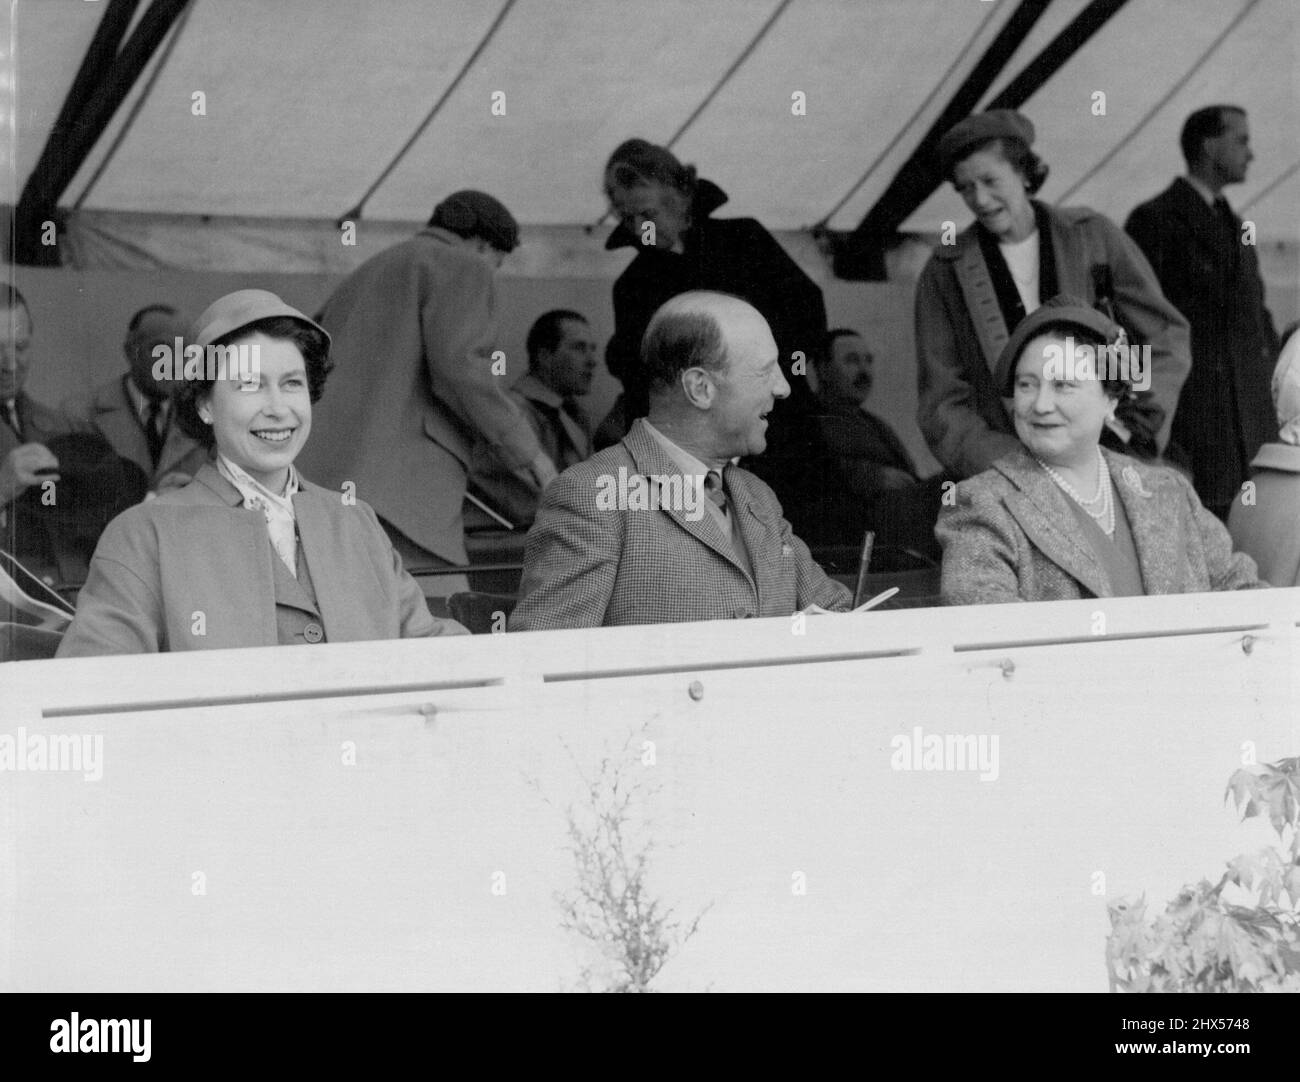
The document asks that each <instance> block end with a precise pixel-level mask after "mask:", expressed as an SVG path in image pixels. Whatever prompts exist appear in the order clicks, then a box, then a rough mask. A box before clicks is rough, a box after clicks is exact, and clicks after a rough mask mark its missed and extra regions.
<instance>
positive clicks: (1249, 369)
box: [1125, 105, 1278, 519]
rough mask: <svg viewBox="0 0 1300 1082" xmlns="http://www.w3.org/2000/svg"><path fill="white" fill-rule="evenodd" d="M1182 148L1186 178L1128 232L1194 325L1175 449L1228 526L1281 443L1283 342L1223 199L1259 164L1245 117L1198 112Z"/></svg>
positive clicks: (1249, 246) (1250, 249)
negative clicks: (1263, 451) (1270, 448)
mask: <svg viewBox="0 0 1300 1082" xmlns="http://www.w3.org/2000/svg"><path fill="white" fill-rule="evenodd" d="M1181 143H1182V151H1183V157H1184V158H1185V159H1186V161H1187V175H1186V176H1183V177H1179V178H1178V179H1177V180H1175V181H1174V182H1173V183H1172V184H1171V185H1170V186H1169V187H1168V188H1166V189H1165V190H1164V191H1163V192H1162V193H1161V194H1160V195H1158V196H1156V197H1155V198H1154V199H1152V200H1150V201H1149V202H1146V203H1143V204H1142V205H1141V206H1139V207H1137V208H1136V209H1135V210H1134V211H1133V213H1132V214H1131V215H1129V219H1128V222H1127V223H1126V224H1125V228H1126V229H1127V230H1128V232H1129V234H1130V235H1131V236H1132V237H1133V239H1134V240H1135V241H1137V243H1138V245H1139V247H1141V248H1142V251H1143V252H1144V253H1145V254H1146V257H1147V258H1148V259H1149V260H1150V261H1151V265H1152V267H1153V268H1154V269H1155V272H1156V276H1157V277H1158V278H1159V279H1160V286H1161V288H1162V289H1163V290H1164V293H1165V296H1166V297H1168V298H1169V300H1170V301H1172V302H1173V304H1174V306H1175V307H1177V308H1178V310H1179V311H1181V312H1182V313H1183V315H1184V316H1186V317H1187V320H1188V322H1189V323H1190V324H1191V345H1192V371H1191V375H1189V376H1188V377H1187V382H1186V384H1184V386H1183V390H1182V396H1181V397H1180V398H1179V400H1178V410H1177V412H1176V413H1175V414H1174V421H1173V440H1174V441H1175V442H1176V443H1177V444H1178V445H1179V447H1180V448H1181V450H1182V452H1183V453H1184V454H1185V455H1186V456H1187V457H1188V459H1189V460H1190V465H1191V469H1192V477H1193V481H1194V483H1195V486H1196V492H1197V495H1199V496H1200V498H1201V502H1202V503H1204V504H1205V506H1206V507H1208V508H1209V509H1210V510H1211V511H1213V512H1214V513H1215V514H1216V515H1218V516H1219V517H1220V518H1222V519H1226V518H1227V514H1228V509H1229V507H1230V506H1231V504H1232V500H1233V498H1234V497H1235V496H1236V495H1237V492H1238V491H1239V490H1240V487H1241V483H1242V482H1243V481H1244V480H1245V479H1246V474H1247V471H1248V467H1249V465H1250V462H1251V459H1252V458H1254V456H1255V453H1256V452H1257V451H1258V450H1259V448H1260V446H1261V445H1262V444H1264V443H1265V442H1267V441H1269V440H1271V439H1272V438H1273V437H1274V435H1275V433H1276V426H1275V424H1274V420H1273V405H1272V401H1271V399H1270V395H1269V382H1270V379H1271V377H1272V366H1273V362H1274V361H1275V360H1276V358H1277V351H1278V343H1277V333H1276V331H1275V330H1274V327H1273V320H1272V317H1271V316H1270V315H1269V312H1268V309H1267V308H1266V307H1265V306H1264V285H1263V282H1262V281H1261V280H1260V275H1259V260H1258V258H1257V257H1256V254H1255V245H1254V236H1253V230H1251V231H1249V232H1247V231H1244V230H1243V228H1242V222H1241V219H1239V218H1238V217H1237V216H1236V214H1234V213H1233V211H1232V208H1231V207H1230V206H1229V205H1228V202H1227V200H1226V199H1224V197H1223V195H1222V191H1223V188H1224V186H1225V185H1228V184H1240V183H1241V182H1242V181H1243V180H1245V179H1246V169H1247V166H1249V164H1250V162H1251V159H1252V158H1253V157H1254V155H1253V154H1252V153H1251V150H1250V128H1249V126H1248V124H1247V120H1246V113H1245V110H1243V109H1240V108H1238V107H1237V106H1235V105H1211V106H1208V107H1207V108H1204V109H1198V110H1197V111H1196V112H1194V113H1193V114H1192V115H1191V116H1189V117H1188V118H1187V121H1186V123H1185V124H1184V125H1183V132H1182V137H1181Z"/></svg>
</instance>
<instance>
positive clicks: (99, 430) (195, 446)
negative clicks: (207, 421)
mask: <svg viewBox="0 0 1300 1082" xmlns="http://www.w3.org/2000/svg"><path fill="white" fill-rule="evenodd" d="M126 378H127V377H125V376H123V377H120V378H118V379H114V380H110V381H109V382H107V383H101V384H100V385H99V386H98V387H96V388H94V390H93V391H92V392H91V393H90V394H89V395H76V396H73V397H71V398H69V399H68V400H67V401H65V402H64V404H63V412H64V414H65V415H66V416H67V418H68V423H69V425H70V426H71V427H72V428H73V429H74V430H75V431H78V432H89V433H94V434H95V435H98V436H102V437H103V438H104V439H105V440H107V441H108V445H109V446H110V447H112V448H113V450H114V451H115V452H117V454H118V455H120V456H121V457H122V458H125V459H126V460H127V461H128V462H134V463H135V464H136V465H137V466H139V467H140V469H141V470H143V471H144V474H145V476H146V477H148V478H149V487H150V488H151V489H157V488H158V485H159V482H161V481H163V480H164V479H167V480H168V482H169V484H175V485H185V484H188V483H189V482H190V481H191V480H193V478H194V475H195V474H196V473H198V472H199V468H200V467H201V466H202V465H203V464H204V463H205V462H207V461H208V459H209V458H210V457H211V456H210V455H209V453H208V449H207V448H206V447H204V446H202V445H201V444H200V443H199V442H198V441H197V440H194V439H191V438H190V437H189V436H187V435H185V433H184V432H182V431H181V428H180V425H178V424H176V414H175V410H174V409H173V411H172V419H171V422H170V423H169V424H168V426H167V433H166V435H165V437H164V439H163V445H162V453H161V454H160V455H159V456H158V465H157V466H154V464H153V459H152V458H151V457H150V455H149V440H148V439H147V438H146V437H145V434H144V426H143V425H142V424H141V423H140V417H139V414H137V413H136V410H135V403H134V402H132V401H131V396H130V394H129V393H128V392H127V389H126V382H125V381H126Z"/></svg>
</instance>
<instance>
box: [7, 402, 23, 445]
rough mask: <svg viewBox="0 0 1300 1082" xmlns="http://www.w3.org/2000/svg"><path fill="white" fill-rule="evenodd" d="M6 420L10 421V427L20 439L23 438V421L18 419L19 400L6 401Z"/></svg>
mask: <svg viewBox="0 0 1300 1082" xmlns="http://www.w3.org/2000/svg"><path fill="white" fill-rule="evenodd" d="M5 421H6V422H7V423H8V425H9V427H10V428H12V429H13V430H14V435H15V436H17V437H18V439H19V440H22V438H23V425H22V422H21V421H19V420H18V403H17V402H13V401H10V402H6V403H5Z"/></svg>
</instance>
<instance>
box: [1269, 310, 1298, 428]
mask: <svg viewBox="0 0 1300 1082" xmlns="http://www.w3.org/2000/svg"><path fill="white" fill-rule="evenodd" d="M1273 408H1274V409H1275V410H1277V428H1278V434H1277V438H1278V439H1279V440H1281V441H1282V442H1283V443H1289V444H1291V445H1292V446H1293V447H1300V332H1297V333H1295V334H1293V335H1291V337H1290V338H1288V339H1287V343H1286V348H1284V349H1283V350H1282V353H1281V355H1280V356H1279V357H1278V359H1277V366H1276V367H1275V368H1274V369H1273Z"/></svg>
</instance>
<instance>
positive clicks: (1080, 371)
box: [935, 296, 1265, 605]
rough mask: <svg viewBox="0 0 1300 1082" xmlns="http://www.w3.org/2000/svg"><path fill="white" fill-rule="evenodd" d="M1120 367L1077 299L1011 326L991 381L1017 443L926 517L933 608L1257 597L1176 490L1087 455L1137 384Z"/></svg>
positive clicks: (1109, 326)
mask: <svg viewBox="0 0 1300 1082" xmlns="http://www.w3.org/2000/svg"><path fill="white" fill-rule="evenodd" d="M1121 346H1123V347H1125V348H1116V349H1114V350H1113V351H1111V350H1109V347H1121ZM1132 360H1133V358H1132V357H1131V355H1130V353H1129V350H1128V349H1127V348H1126V343H1125V342H1124V339H1123V336H1122V333H1121V331H1120V328H1119V326H1118V325H1117V324H1115V323H1114V322H1112V321H1111V320H1110V319H1109V318H1108V317H1106V316H1105V315H1103V314H1102V313H1100V312H1098V311H1096V310H1095V309H1093V308H1091V307H1090V306H1089V305H1088V304H1087V302H1086V301H1084V300H1083V299H1082V298H1079V297H1068V296H1058V297H1053V298H1051V299H1050V300H1048V301H1047V303H1045V304H1044V305H1042V306H1041V307H1040V308H1038V309H1037V310H1036V311H1035V312H1034V313H1033V314H1032V315H1030V316H1028V317H1026V318H1025V319H1024V320H1023V321H1021V323H1020V325H1019V326H1018V327H1017V328H1016V330H1015V333H1014V334H1013V335H1012V336H1011V338H1010V340H1009V341H1008V342H1007V345H1006V348H1005V349H1004V350H1003V351H1002V354H1001V355H1000V356H999V358H998V364H997V366H996V369H995V373H996V374H995V377H994V379H995V385H996V386H997V387H998V388H999V390H1000V391H1001V393H1003V394H1005V395H1008V396H1010V397H1011V398H1012V400H1013V402H1014V425H1015V431H1016V435H1017V437H1018V438H1019V443H1018V445H1017V446H1015V447H1014V448H1013V449H1012V450H1011V451H1010V452H1009V453H1007V454H1006V455H1004V456H1002V457H1001V458H999V459H998V460H997V461H996V462H995V463H994V464H993V465H992V466H991V467H990V468H989V469H988V470H985V471H984V472H983V473H980V474H978V475H977V476H975V477H973V478H971V479H970V480H968V481H963V482H962V483H961V484H959V485H958V486H957V499H956V504H955V505H954V506H952V507H950V508H945V509H944V510H943V511H942V512H941V513H940V515H939V522H938V524H937V525H936V527H935V534H936V536H937V537H938V538H939V543H940V544H941V545H942V546H943V573H942V583H941V593H942V594H943V597H944V600H945V602H947V603H948V604H951V605H976V604H989V603H996V602H1002V601H1061V600H1068V599H1074V598H1082V597H1126V596H1130V597H1131V596H1141V595H1144V594H1180V593H1198V592H1205V591H1210V590H1241V589H1248V588H1251V587H1255V586H1261V585H1265V584H1263V583H1261V582H1260V581H1259V580H1258V578H1257V576H1256V573H1255V563H1254V561H1253V560H1251V558H1250V557H1249V556H1245V555H1243V554H1242V553H1239V552H1233V550H1232V540H1231V538H1230V537H1229V536H1228V531H1227V530H1226V529H1225V528H1224V526H1223V524H1222V523H1221V522H1220V521H1219V520H1218V519H1217V518H1216V517H1215V516H1214V515H1212V514H1211V513H1210V512H1209V511H1207V510H1206V509H1205V508H1204V507H1203V506H1202V505H1201V502H1200V500H1199V499H1198V498H1197V496H1196V492H1195V490H1194V489H1193V488H1192V486H1191V483H1190V482H1189V481H1187V480H1186V478H1184V477H1183V476H1182V475H1181V474H1179V473H1177V472H1175V471H1174V470H1172V469H1169V468H1168V467H1165V466H1155V465H1150V464H1147V463H1144V462H1139V461H1137V460H1136V459H1133V458H1130V457H1128V456H1126V455H1122V454H1119V453H1118V452H1115V451H1111V450H1108V449H1106V450H1104V449H1102V448H1101V447H1100V446H1099V444H1100V441H1101V434H1102V429H1103V427H1104V425H1105V424H1106V422H1107V421H1108V420H1109V419H1111V418H1113V417H1114V415H1115V411H1116V409H1117V408H1118V407H1119V405H1120V404H1121V402H1123V400H1124V399H1125V397H1126V396H1127V395H1128V394H1129V393H1131V389H1132V383H1133V382H1135V381H1136V380H1139V379H1141V378H1142V377H1141V375H1140V374H1137V373H1134V372H1133V371H1132V370H1131V369H1130V367H1129V365H1130V364H1131V363H1132Z"/></svg>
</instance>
